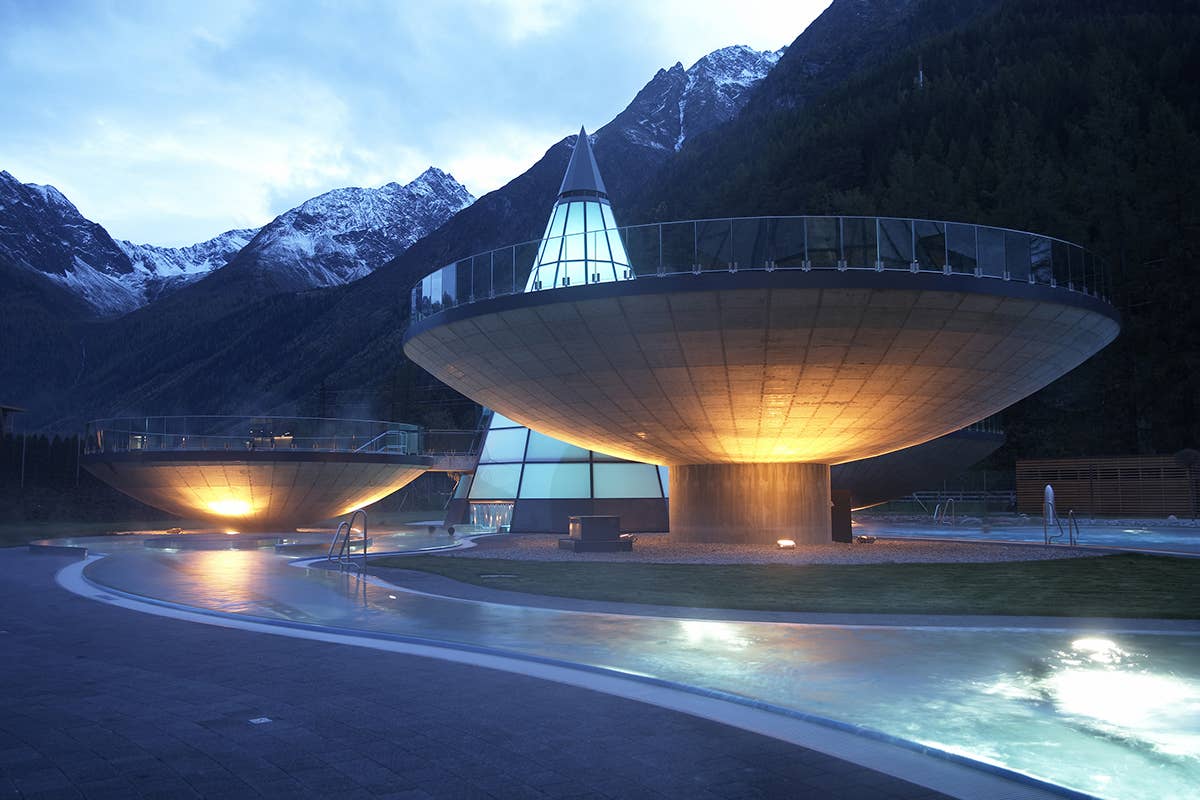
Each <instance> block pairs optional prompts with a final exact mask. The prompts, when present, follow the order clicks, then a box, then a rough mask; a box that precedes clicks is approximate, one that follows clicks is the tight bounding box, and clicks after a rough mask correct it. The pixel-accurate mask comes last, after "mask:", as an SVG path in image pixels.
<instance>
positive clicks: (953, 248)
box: [946, 223, 979, 275]
mask: <svg viewBox="0 0 1200 800" xmlns="http://www.w3.org/2000/svg"><path fill="white" fill-rule="evenodd" d="M976 230H977V229H976V227H975V226H974V225H957V224H954V223H950V224H947V225H946V255H947V256H948V257H949V259H950V271H951V272H953V273H956V274H959V275H974V274H975V267H976V266H977V265H978V263H979V259H978V256H977V254H976V249H975V244H976V243H975V231H976Z"/></svg>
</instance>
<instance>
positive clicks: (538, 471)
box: [517, 464, 591, 499]
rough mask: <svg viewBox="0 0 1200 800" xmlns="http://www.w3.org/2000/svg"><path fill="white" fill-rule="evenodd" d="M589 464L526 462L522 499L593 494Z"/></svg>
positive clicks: (520, 495)
mask: <svg viewBox="0 0 1200 800" xmlns="http://www.w3.org/2000/svg"><path fill="white" fill-rule="evenodd" d="M590 473H591V465H589V464H526V465H525V473H524V475H522V476H521V491H520V493H519V494H518V495H517V497H519V498H521V499H529V498H536V499H570V498H572V497H590V496H591V485H590V484H591V481H590V480H589V479H590V477H591V474H590Z"/></svg>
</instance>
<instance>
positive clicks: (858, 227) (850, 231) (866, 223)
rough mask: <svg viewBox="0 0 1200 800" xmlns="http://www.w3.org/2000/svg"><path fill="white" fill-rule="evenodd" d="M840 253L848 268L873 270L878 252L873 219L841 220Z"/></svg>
mask: <svg viewBox="0 0 1200 800" xmlns="http://www.w3.org/2000/svg"><path fill="white" fill-rule="evenodd" d="M842 253H843V255H842V258H844V259H845V260H846V265H847V266H848V267H851V268H854V267H858V268H860V269H874V268H875V262H876V261H877V260H878V258H879V252H878V247H877V246H876V243H875V218H874V217H845V218H844V219H843V220H842Z"/></svg>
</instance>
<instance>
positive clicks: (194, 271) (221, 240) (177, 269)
mask: <svg viewBox="0 0 1200 800" xmlns="http://www.w3.org/2000/svg"><path fill="white" fill-rule="evenodd" d="M258 231H259V228H244V229H241V230H232V231H225V233H222V234H221V235H219V236H214V237H213V238H211V239H209V240H208V241H207V242H200V243H199V244H193V245H190V246H188V247H158V246H156V245H152V244H134V243H133V242H130V241H128V240H125V239H118V240H117V246H118V247H120V248H121V250H122V251H123V252H124V253H125V255H126V256H128V257H129V261H130V262H131V263H132V264H133V272H132V273H129V274H127V275H125V276H123V279H122V283H124V284H125V285H127V286H129V287H130V288H132V289H136V290H137V291H138V293H139V294H140V296H141V298H142V302H143V303H150V302H153V301H154V300H155V299H157V298H158V297H160V296H162V295H163V294H166V293H169V292H173V291H175V290H176V289H179V288H181V287H183V286H185V285H186V284H188V283H191V282H192V281H194V280H198V279H199V278H203V277H204V276H205V275H207V274H208V273H210V272H212V271H213V270H215V269H220V268H221V267H223V266H225V265H226V264H228V263H229V261H230V259H232V258H233V257H234V256H235V255H237V253H238V251H239V250H241V249H242V248H243V247H245V246H246V245H247V244H249V243H250V240H251V239H253V238H254V234H256V233H258Z"/></svg>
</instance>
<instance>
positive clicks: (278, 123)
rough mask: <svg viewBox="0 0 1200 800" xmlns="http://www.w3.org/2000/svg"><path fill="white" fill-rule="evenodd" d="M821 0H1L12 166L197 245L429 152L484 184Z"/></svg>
mask: <svg viewBox="0 0 1200 800" xmlns="http://www.w3.org/2000/svg"><path fill="white" fill-rule="evenodd" d="M826 5H828V0H816V2H790V3H783V2H771V1H770V0H739V1H738V2H706V0H655V1H654V2H590V3H589V2H562V1H561V0H554V1H551V0H465V1H463V2H458V1H456V0H445V1H442V0H430V1H429V2H415V1H413V0H407V1H405V2H390V3H385V2H355V1H354V0H338V1H337V2H332V1H329V2H325V1H322V0H291V2H283V1H282V0H270V1H258V2H255V1H254V0H245V1H242V0H203V2H167V1H165V0H161V1H160V2H138V1H137V0H123V1H121V2H99V1H98V0H94V1H93V2H72V1H71V0H53V1H52V2H46V1H45V0H0V32H2V34H0V120H3V122H2V123H0V169H6V170H8V171H9V172H10V173H12V174H13V175H15V176H16V177H17V178H18V179H20V180H21V181H24V182H27V183H28V182H32V183H49V184H52V185H54V186H56V187H58V188H59V189H60V190H62V191H63V193H65V194H66V195H67V197H69V198H70V199H71V200H72V201H73V202H74V203H75V204H76V205H77V206H78V207H79V209H80V210H81V211H82V212H83V213H84V215H85V216H87V217H89V218H91V219H93V220H96V221H97V222H100V223H102V224H103V225H104V226H105V227H106V228H107V229H108V230H109V232H110V233H112V234H113V236H115V237H117V238H123V239H132V240H134V241H137V242H150V243H152V244H160V245H181V244H190V243H192V242H196V241H200V240H203V239H206V238H209V237H211V236H213V235H215V234H217V233H220V232H221V231H224V230H228V229H230V228H237V227H250V226H257V225H262V224H264V223H266V222H268V221H270V220H271V219H272V218H273V217H274V216H276V215H277V214H279V213H281V212H283V211H285V210H287V209H288V208H291V207H293V206H295V205H297V204H299V203H300V202H302V201H304V200H305V199H307V198H309V197H312V196H313V195H316V194H320V193H321V192H324V191H328V190H329V189H333V188H336V187H339V186H379V185H382V184H384V183H387V182H388V181H393V180H394V181H399V182H401V183H405V182H407V181H409V180H411V179H412V178H414V177H415V176H416V175H418V174H420V172H421V171H422V170H424V169H425V168H426V167H427V166H429V165H435V166H438V167H441V168H442V169H445V170H447V171H448V172H451V173H452V174H454V176H455V177H456V178H458V179H459V180H460V181H462V182H463V183H464V184H466V185H467V187H468V188H469V189H470V190H471V191H472V192H473V193H474V194H476V195H482V194H484V193H485V192H487V191H490V190H492V189H495V188H498V187H499V186H501V185H503V184H504V183H506V182H507V181H508V180H510V179H512V178H513V177H516V176H517V175H518V174H520V173H521V172H523V171H524V170H525V169H526V168H527V167H528V166H529V165H530V164H532V163H533V162H534V161H536V160H537V159H538V158H539V157H540V156H541V155H542V153H543V152H545V150H546V148H548V147H549V146H550V145H551V144H553V143H554V142H556V141H558V140H559V139H561V138H562V137H563V136H566V135H568V134H570V133H573V132H575V131H577V130H578V128H579V126H580V125H581V124H583V125H586V126H587V127H588V129H589V130H594V129H595V128H598V127H599V126H601V125H603V124H604V123H605V122H607V121H608V120H610V119H611V118H612V117H613V116H615V115H616V114H617V113H618V112H619V111H620V110H621V109H622V108H624V106H625V105H626V104H627V103H628V102H629V101H630V100H631V99H632V98H633V96H634V94H635V93H636V92H637V90H638V89H640V88H641V87H642V86H643V85H644V84H645V83H646V81H648V80H649V79H650V78H651V77H652V76H653V74H654V73H655V72H656V71H657V70H658V69H659V68H662V67H669V66H671V65H672V64H674V63H675V62H676V61H681V62H683V64H684V66H690V65H691V64H692V63H693V62H695V61H696V60H697V59H698V58H700V57H701V56H703V55H704V54H705V53H708V52H710V51H712V50H715V49H717V48H720V47H724V46H726V45H731V44H747V45H750V46H752V47H755V48H758V49H763V50H765V49H776V48H779V47H782V46H784V45H786V44H789V43H791V41H792V40H793V39H794V38H795V37H796V36H797V35H799V34H800V32H801V31H802V30H803V29H804V28H805V27H807V25H808V23H809V22H811V21H812V19H814V18H815V17H816V16H817V15H818V14H819V13H820V12H821V10H823V8H824V7H825V6H826Z"/></svg>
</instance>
